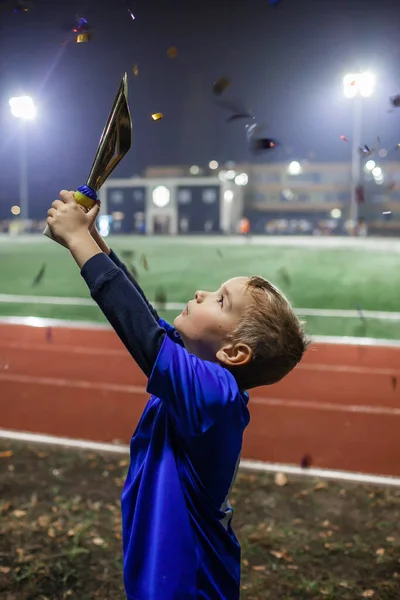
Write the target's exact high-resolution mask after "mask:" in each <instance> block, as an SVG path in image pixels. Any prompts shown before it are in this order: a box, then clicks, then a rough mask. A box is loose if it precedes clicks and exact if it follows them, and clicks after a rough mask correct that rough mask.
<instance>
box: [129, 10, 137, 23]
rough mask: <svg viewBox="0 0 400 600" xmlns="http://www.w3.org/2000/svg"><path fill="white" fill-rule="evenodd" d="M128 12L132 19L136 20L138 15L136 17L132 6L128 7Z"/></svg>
mask: <svg viewBox="0 0 400 600" xmlns="http://www.w3.org/2000/svg"><path fill="white" fill-rule="evenodd" d="M128 13H129V16H130V17H131V19H132V21H134V20H135V19H136V17H135V15H134V14H133V12H132V11H131V9H130V8H128Z"/></svg>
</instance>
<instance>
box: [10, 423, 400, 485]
mask: <svg viewBox="0 0 400 600" xmlns="http://www.w3.org/2000/svg"><path fill="white" fill-rule="evenodd" d="M0 439H4V440H12V441H19V442H26V443H33V444H48V445H50V446H61V447H64V448H75V449H77V450H90V451H92V452H109V453H111V454H124V455H129V446H128V445H124V444H105V443H101V442H94V441H89V440H80V439H71V438H64V437H58V436H53V435H43V434H38V433H29V432H24V431H11V430H8V429H0ZM240 468H241V469H243V470H246V471H247V470H249V471H261V472H264V473H285V474H287V475H296V476H302V477H313V478H320V479H331V480H334V481H349V482H352V483H366V484H372V485H383V486H392V487H400V477H388V476H385V475H372V474H364V473H354V472H352V471H334V470H331V469H302V468H300V467H296V466H294V465H285V464H278V463H268V462H261V461H256V460H246V459H243V460H241V461H240Z"/></svg>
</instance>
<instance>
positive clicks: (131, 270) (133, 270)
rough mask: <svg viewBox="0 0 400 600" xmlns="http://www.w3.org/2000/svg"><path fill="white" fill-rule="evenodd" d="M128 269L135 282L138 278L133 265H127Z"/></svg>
mask: <svg viewBox="0 0 400 600" xmlns="http://www.w3.org/2000/svg"><path fill="white" fill-rule="evenodd" d="M128 268H129V272H130V274H131V275H132V277H133V279H136V280H137V279H138V278H139V276H138V272H137V269H136V267H135V265H133V264H132V263H129V265H128Z"/></svg>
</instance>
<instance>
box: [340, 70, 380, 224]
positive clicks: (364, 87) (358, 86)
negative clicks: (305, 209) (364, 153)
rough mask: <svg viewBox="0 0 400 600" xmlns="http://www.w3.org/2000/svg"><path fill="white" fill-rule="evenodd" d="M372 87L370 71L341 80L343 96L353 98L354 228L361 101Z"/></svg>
mask: <svg viewBox="0 0 400 600" xmlns="http://www.w3.org/2000/svg"><path fill="white" fill-rule="evenodd" d="M374 87H375V75H374V74H373V73H371V72H370V71H364V72H360V73H348V74H347V75H345V76H344V78H343V92H344V95H345V96H346V98H354V100H353V103H354V117H353V135H352V138H353V147H352V163H351V203H350V220H351V221H352V222H353V225H354V226H355V225H356V224H357V221H358V202H357V186H358V185H359V183H360V177H361V158H360V155H359V148H360V146H361V138H362V109H363V102H362V100H363V98H369V96H371V95H372V94H373V91H374ZM373 168H374V167H373ZM371 170H372V169H371Z"/></svg>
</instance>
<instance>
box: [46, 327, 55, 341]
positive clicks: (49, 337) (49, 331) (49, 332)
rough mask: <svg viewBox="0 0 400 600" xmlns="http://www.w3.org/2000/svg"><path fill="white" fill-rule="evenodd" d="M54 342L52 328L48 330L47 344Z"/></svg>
mask: <svg viewBox="0 0 400 600" xmlns="http://www.w3.org/2000/svg"><path fill="white" fill-rule="evenodd" d="M52 341H53V328H52V327H47V329H46V342H52Z"/></svg>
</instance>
